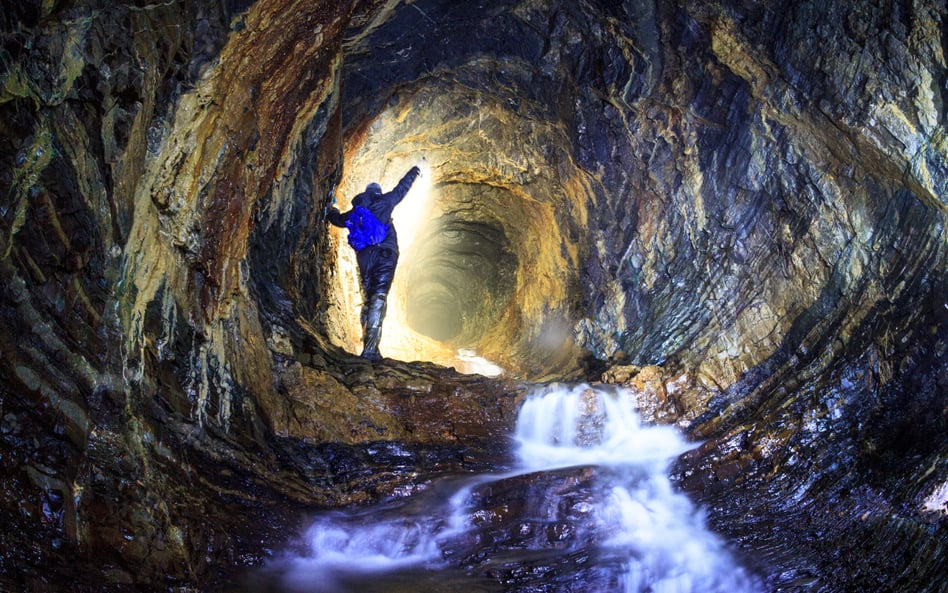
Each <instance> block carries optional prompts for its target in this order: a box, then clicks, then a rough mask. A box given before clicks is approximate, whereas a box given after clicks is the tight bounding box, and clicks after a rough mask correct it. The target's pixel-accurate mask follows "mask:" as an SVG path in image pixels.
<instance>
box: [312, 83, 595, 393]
mask: <svg viewBox="0 0 948 593" xmlns="http://www.w3.org/2000/svg"><path fill="white" fill-rule="evenodd" d="M400 101H401V102H399V101H395V100H392V101H389V102H388V103H386V108H385V109H384V110H383V111H382V112H381V113H379V114H378V115H377V116H375V118H374V119H373V120H372V121H371V123H370V124H369V125H368V126H367V128H366V129H365V130H364V132H363V133H362V134H359V135H357V136H358V137H357V138H356V139H352V138H350V139H349V142H348V144H347V152H346V155H345V156H346V158H345V166H344V176H343V179H342V180H341V182H340V185H339V188H338V191H337V195H338V196H339V197H340V200H341V203H340V204H339V207H340V208H342V209H345V208H348V207H349V202H350V200H351V199H352V198H353V197H354V196H355V195H357V194H358V193H359V192H360V191H362V190H363V189H364V188H365V185H366V184H367V183H369V182H372V181H378V182H379V183H381V185H382V187H383V190H385V191H388V190H389V189H391V188H392V187H394V185H395V184H396V183H397V182H398V180H399V179H400V178H401V176H402V175H403V174H404V173H405V172H406V171H407V170H408V169H409V168H410V167H411V166H412V165H414V164H419V163H420V164H421V168H422V175H421V177H420V178H419V180H418V181H416V183H415V185H414V186H413V187H412V189H411V190H410V191H409V193H408V195H407V196H406V198H405V199H404V201H403V202H402V203H401V204H400V205H399V206H398V207H397V208H396V209H395V212H394V215H393V221H394V224H395V228H396V230H397V232H398V237H399V247H400V252H401V254H400V259H399V266H398V269H397V270H396V274H395V281H394V283H393V286H392V289H391V291H390V294H389V301H388V314H387V316H386V318H385V322H384V324H383V331H382V343H381V351H382V354H383V355H384V356H386V357H389V358H394V359H399V360H406V361H413V360H422V361H430V362H436V363H439V364H444V365H447V366H454V367H455V368H457V369H458V370H459V371H462V372H478V373H482V374H496V372H497V371H498V369H497V368H496V366H495V365H499V367H500V369H503V371H505V372H508V373H512V374H515V375H519V376H528V377H539V376H541V375H544V374H545V373H550V372H554V370H555V371H557V372H562V371H563V369H564V368H567V367H570V366H571V365H573V364H575V361H576V358H577V354H576V352H577V349H576V347H575V345H574V344H573V336H572V331H571V328H572V326H573V324H575V322H576V313H575V311H573V310H572V309H571V307H573V306H575V303H576V302H577V301H578V299H577V298H576V293H577V290H578V289H577V283H578V281H577V278H576V276H577V270H578V269H579V266H578V265H577V262H578V261H579V259H580V254H579V252H578V250H579V248H578V245H579V244H582V243H583V241H582V240H580V238H579V233H580V232H581V229H582V228H584V223H585V216H586V215H585V206H584V204H586V203H587V202H588V190H587V189H586V186H585V185H584V184H583V183H582V182H581V181H578V180H579V179H581V176H580V175H579V174H578V173H576V171H575V170H574V169H571V165H564V163H568V162H569V158H568V157H567V156H565V155H568V153H569V150H568V148H567V147H568V136H567V135H566V134H565V133H563V132H562V130H561V129H560V128H558V127H557V126H556V125H554V124H552V123H550V122H541V121H538V120H536V119H535V118H521V117H520V116H518V115H517V114H514V113H511V112H510V111H509V108H508V106H507V104H506V103H505V102H504V101H501V100H499V99H497V98H496V97H489V96H485V95H483V94H481V93H477V92H476V91H471V89H469V88H456V87H451V88H444V87H440V88H430V87H426V88H423V89H419V90H417V91H415V92H414V93H413V94H411V95H410V97H408V98H407V99H402V100H400ZM470 105H477V106H478V109H477V110H476V112H470V111H468V110H467V109H466V108H464V109H460V110H459V106H470ZM474 124H476V125H474ZM333 232H334V233H335V237H336V239H335V242H334V244H335V246H336V249H335V251H334V257H335V264H336V265H335V267H336V270H337V273H336V274H334V275H333V278H332V280H331V284H332V286H331V287H330V291H331V293H332V296H331V297H330V299H329V303H330V306H329V310H328V311H327V315H328V317H329V318H330V323H329V324H328V327H329V330H330V336H329V337H330V339H331V340H332V341H333V342H334V343H336V344H338V345H340V346H342V347H343V348H345V349H346V350H348V351H349V352H354V353H355V352H358V351H359V350H360V348H361V328H360V327H359V323H358V311H359V308H360V307H361V294H360V292H359V286H358V279H357V278H358V275H357V271H356V263H355V257H354V255H353V253H352V250H351V249H349V247H348V245H346V242H345V237H344V236H343V234H342V233H341V232H339V231H335V230H334V231H333Z"/></svg>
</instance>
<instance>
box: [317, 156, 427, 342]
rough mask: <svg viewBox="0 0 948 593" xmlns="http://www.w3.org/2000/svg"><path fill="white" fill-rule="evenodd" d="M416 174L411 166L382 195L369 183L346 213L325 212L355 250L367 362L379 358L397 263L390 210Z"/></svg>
mask: <svg viewBox="0 0 948 593" xmlns="http://www.w3.org/2000/svg"><path fill="white" fill-rule="evenodd" d="M419 173H420V170H419V169H418V167H412V168H411V169H409V170H408V173H406V174H405V176H404V177H402V179H401V181H399V182H398V185H396V186H395V189H393V190H392V191H390V192H388V193H382V187H381V186H380V185H379V184H378V183H370V184H369V185H367V186H366V188H365V191H364V192H362V193H361V194H359V195H358V196H356V197H355V198H354V199H353V200H352V209H351V210H349V211H348V212H339V210H337V209H336V207H335V206H333V207H331V208H330V209H329V216H328V218H329V222H331V223H332V224H334V225H335V226H338V227H345V228H348V229H349V244H350V245H351V246H352V248H353V249H355V250H356V261H358V262H359V276H360V278H361V285H362V356H363V357H364V358H367V359H369V360H380V359H381V358H382V356H381V355H380V354H379V342H380V341H381V339H382V320H383V319H384V318H385V309H386V299H387V298H388V291H389V288H390V287H391V286H392V280H393V279H394V278H395V265H396V264H397V263H398V236H397V235H396V234H395V226H394V225H393V224H392V210H394V209H395V206H397V205H398V203H399V202H401V201H402V198H404V197H405V194H407V193H408V190H409V189H410V188H411V185H412V183H414V182H415V179H416V178H417V177H418V174H419Z"/></svg>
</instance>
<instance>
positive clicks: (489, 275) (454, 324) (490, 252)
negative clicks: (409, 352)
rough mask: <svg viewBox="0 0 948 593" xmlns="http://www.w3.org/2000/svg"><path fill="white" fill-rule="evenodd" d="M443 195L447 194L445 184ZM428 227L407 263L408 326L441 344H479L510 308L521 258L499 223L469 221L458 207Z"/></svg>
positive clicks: (441, 189) (468, 345) (441, 192)
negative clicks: (518, 260) (514, 251)
mask: <svg viewBox="0 0 948 593" xmlns="http://www.w3.org/2000/svg"><path fill="white" fill-rule="evenodd" d="M467 187H469V186H467V185H463V186H462V188H467ZM481 190H482V191H484V190H486V191H491V190H490V189H489V188H481ZM438 193H439V194H442V195H444V194H445V193H446V188H440V191H438ZM475 199H476V198H475ZM429 227H430V228H428V229H426V230H425V232H424V233H423V234H422V235H421V236H420V237H419V238H418V240H417V241H416V252H417V253H416V254H415V255H414V256H413V257H412V258H410V260H408V261H407V262H406V266H405V283H404V286H405V290H404V296H403V298H404V300H405V302H406V307H405V308H406V314H407V322H408V325H409V326H410V327H411V328H412V329H414V330H415V331H417V332H419V333H421V334H423V335H426V336H428V337H430V338H432V339H434V340H437V341H439V342H445V343H448V344H451V345H452V346H455V347H459V348H468V347H476V346H477V341H478V340H479V339H480V338H481V337H482V336H483V335H484V334H485V333H486V332H487V331H489V329H490V328H491V327H493V326H494V325H496V324H497V323H498V321H499V320H500V319H501V317H502V316H503V312H504V309H505V308H506V307H507V306H508V301H509V300H510V298H511V296H512V294H513V291H514V285H515V282H516V277H517V267H518V266H517V256H516V254H514V253H513V252H512V251H511V247H510V242H509V241H508V240H507V236H506V234H505V232H504V227H503V225H502V224H501V223H500V222H497V221H490V220H479V219H465V218H464V216H463V212H458V211H454V212H451V213H449V214H446V215H444V216H442V217H441V218H439V219H437V220H433V221H431V223H430V225H429Z"/></svg>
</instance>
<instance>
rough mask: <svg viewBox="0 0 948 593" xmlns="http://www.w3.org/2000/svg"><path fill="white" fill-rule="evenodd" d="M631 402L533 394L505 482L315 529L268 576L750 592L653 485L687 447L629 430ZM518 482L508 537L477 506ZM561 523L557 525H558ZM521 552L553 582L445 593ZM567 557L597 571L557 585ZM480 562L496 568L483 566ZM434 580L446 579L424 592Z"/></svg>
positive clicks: (601, 395) (717, 548)
mask: <svg viewBox="0 0 948 593" xmlns="http://www.w3.org/2000/svg"><path fill="white" fill-rule="evenodd" d="M633 403H634V399H633V398H632V397H631V396H630V395H629V394H628V393H625V392H623V391H622V390H605V389H604V388H601V387H590V386H588V385H579V386H564V385H554V386H550V387H547V388H545V389H543V390H542V391H538V392H537V393H535V394H533V395H532V396H531V397H529V398H528V399H527V400H526V401H525V402H524V404H523V407H522V408H521V411H520V415H519V417H518V421H517V432H516V440H517V442H518V459H519V467H518V468H517V469H516V470H514V471H513V472H507V473H504V474H489V475H481V476H475V477H472V478H470V479H467V480H465V481H463V482H459V481H455V482H445V483H443V484H441V485H439V486H437V487H435V488H433V490H434V492H429V493H428V495H427V496H426V497H424V498H423V499H421V500H417V501H411V500H409V501H404V500H402V501H398V502H397V503H393V504H390V505H387V506H386V505H380V506H379V507H378V508H370V509H364V510H362V511H360V512H358V513H344V512H337V513H330V514H326V515H324V516H322V517H319V518H318V519H316V520H315V521H314V523H313V525H312V526H311V527H310V529H309V530H308V533H307V536H306V540H307V541H306V544H307V548H308V550H307V552H306V553H305V554H303V555H301V556H298V557H294V558H292V559H290V560H289V561H288V562H286V563H285V564H283V565H282V568H281V571H282V580H283V586H284V587H285V590H289V591H308V592H315V591H325V592H327V593H337V592H343V591H356V590H360V591H422V590H425V591H429V590H430V591H472V590H478V591H508V590H509V591H516V590H521V589H522V590H531V591H533V590H539V589H536V586H538V585H540V586H542V590H544V591H560V590H562V591H576V590H583V591H617V592H624V593H645V592H651V593H699V592H700V593H715V592H720V593H725V592H726V593H743V592H751V591H756V590H759V589H760V586H759V584H758V583H757V582H756V581H755V579H754V578H752V577H751V576H749V575H748V574H747V572H746V571H745V570H744V569H743V568H741V567H740V566H738V565H737V564H736V563H735V561H734V559H733V557H732V556H731V554H730V553H729V552H728V550H727V548H726V546H725V545H724V543H723V541H722V540H721V539H720V538H719V537H718V536H716V535H715V534H713V533H711V532H710V531H709V530H708V529H707V528H706V527H705V522H704V519H703V516H702V514H701V513H700V512H699V511H698V509H696V508H695V506H694V505H693V504H692V503H691V501H690V500H689V499H688V498H687V497H686V496H684V495H683V494H681V493H678V492H676V491H675V490H674V488H673V486H672V484H671V483H670V482H669V480H668V478H667V477H666V475H665V473H666V471H667V466H668V464H669V463H670V461H671V460H672V459H673V458H675V457H677V456H678V455H680V454H681V453H683V452H685V451H687V450H688V449H689V448H691V447H693V446H694V445H692V444H689V443H687V442H686V441H685V440H684V439H683V438H682V437H681V436H680V435H679V433H678V432H677V431H676V430H675V429H674V428H672V427H667V426H642V425H641V422H640V421H639V417H638V415H637V414H636V413H635V409H634V405H633ZM577 468H580V469H581V468H593V470H594V473H592V474H591V473H590V472H585V473H579V474H577V473H575V472H576V471H577ZM593 470H590V471H593ZM571 472H572V473H571ZM589 475H593V476H594V477H593V478H591V479H589V480H588V484H587V482H586V481H584V480H585V478H584V476H589ZM577 476H580V477H577ZM518 480H519V481H518ZM521 482H522V483H523V487H524V488H540V489H541V490H539V492H538V493H537V492H533V493H532V494H531V495H530V496H532V498H531V497H528V496H527V495H524V496H522V497H521V496H519V495H516V496H514V498H517V499H518V500H519V499H520V498H527V499H529V500H531V501H532V500H536V501H540V502H539V503H538V504H535V505H534V506H535V507H536V508H531V509H529V510H528V511H527V512H526V514H527V515H529V517H528V518H524V517H517V518H515V519H513V520H512V523H513V527H510V528H507V527H506V526H497V525H495V524H496V523H499V519H498V511H497V510H496V508H495V507H497V504H498V503H497V501H494V502H493V506H491V505H490V503H485V504H486V505H487V508H480V507H479V506H478V505H479V504H480V503H484V500H485V497H489V496H492V495H493V492H494V489H495V488H496V489H497V490H501V491H503V492H507V490H505V489H507V488H509V487H510V484H512V483H513V484H516V485H517V486H518V487H519V486H520V484H521ZM576 483H580V484H581V485H584V486H585V489H584V490H582V494H581V495H580V494H577V492H578V490H576V489H575V488H574V489H572V490H571V489H570V488H569V487H568V486H569V485H570V484H573V485H575V484H576ZM543 488H545V490H543ZM501 506H504V508H508V507H509V505H505V504H502V505H501ZM510 512H511V513H513V511H510ZM520 512H521V513H524V511H522V510H521V511H520ZM501 514H502V513H501ZM564 516H567V517H569V522H568V524H567V522H565V521H564V519H563V517H564ZM485 524H487V525H488V527H491V528H495V529H494V530H493V531H491V532H490V534H489V535H484V525H485ZM531 525H541V526H546V529H547V531H549V530H550V529H552V527H551V526H557V527H559V528H561V529H562V530H564V531H565V532H566V533H567V534H569V535H571V536H572V539H568V538H566V539H565V541H566V543H563V544H561V543H560V542H559V540H557V539H556V538H553V539H552V540H549V539H544V538H542V537H541V538H537V537H536V536H535V534H533V535H531V529H533V528H532V527H531ZM564 525H565V527H564ZM517 529H520V531H521V532H522V534H523V535H524V537H523V539H522V540H521V539H517V540H516V541H515V542H514V544H512V545H507V546H506V547H503V546H497V543H498V542H497V541H493V540H496V539H498V538H500V536H498V535H497V534H498V533H501V534H504V535H509V533H510V532H514V533H515V534H516V535H517V536H519V535H520V534H519V533H517ZM481 539H484V540H488V543H489V544H492V545H494V546H495V547H494V548H490V547H488V548H486V551H485V552H483V553H471V551H470V549H471V546H472V545H477V543H479V542H480V541H481ZM538 541H539V542H540V543H537V542H538ZM471 542H474V544H472V543H471ZM528 544H532V545H537V546H540V547H544V546H548V547H550V548H551V549H540V550H532V549H531V550H528V552H529V554H527V553H524V555H523V558H524V559H527V560H524V561H530V562H536V558H537V557H540V558H541V559H542V561H543V562H546V564H544V567H545V569H546V568H548V567H549V566H553V569H552V570H550V571H547V572H550V573H551V574H553V573H555V575H556V576H555V580H554V581H553V582H551V583H545V582H544V583H536V582H533V583H530V584H529V586H528V585H523V584H521V586H520V588H518V586H516V585H514V586H511V585H510V583H506V584H504V585H503V586H501V584H499V583H494V584H493V585H494V586H493V587H492V586H491V585H490V583H488V584H485V582H487V581H489V580H490V579H484V578H483V577H481V578H479V579H478V580H477V585H476V586H475V585H474V584H473V583H472V582H467V583H465V582H464V581H463V580H462V581H460V582H459V581H458V577H457V575H458V574H460V573H463V574H467V575H470V574H476V573H478V570H477V569H478V566H479V564H478V563H491V562H493V563H494V564H496V565H499V566H502V567H504V568H505V569H509V570H512V573H514V574H515V573H516V570H513V569H511V566H516V562H519V561H520V560H519V558H520V557H518V556H512V555H511V549H512V548H520V547H522V546H526V545H528ZM553 548H555V549H553ZM577 549H579V550H580V551H581V552H583V554H581V556H582V557H584V558H585V557H593V558H595V559H597V561H599V560H598V559H601V561H600V563H601V565H602V566H606V567H607V568H602V569H600V568H596V569H595V570H592V569H587V573H584V575H585V576H584V575H576V577H575V580H578V581H580V582H573V581H571V580H570V579H571V576H570V574H569V572H568V571H569V564H568V563H564V562H561V561H559V560H558V559H559V558H560V557H563V556H568V555H569V554H571V553H573V552H575V551H576V550H577ZM458 550H464V552H463V553H459V552H458ZM491 553H496V555H497V556H498V557H497V558H490V555H491ZM531 554H532V555H531ZM458 556H462V557H466V558H472V557H474V558H476V559H477V562H472V561H470V560H468V561H466V564H465V563H464V562H462V563H461V565H460V566H458V565H456V564H454V563H455V562H457V557H458ZM593 564H594V565H595V562H593ZM597 566H598V565H597ZM604 572H606V573H607V576H605V577H603V576H602V574H603V573H604ZM393 573H400V574H403V575H404V574H406V573H410V574H416V575H417V574H424V575H426V576H425V577H424V581H423V583H422V582H417V581H414V582H411V583H408V584H405V583H404V582H402V583H401V584H398V582H399V581H398V579H394V580H393V579H392V578H391V576H390V575H391V574H393ZM439 573H444V574H450V575H452V576H451V577H450V578H449V579H445V580H444V581H441V582H438V580H437V579H438V577H437V576H436V575H438V574H439ZM589 573H592V574H595V575H596V578H598V580H597V581H596V584H591V585H584V584H583V581H582V579H584V578H586V576H588V574H589ZM386 575H389V576H386ZM431 575H435V576H431ZM551 578H553V577H551Z"/></svg>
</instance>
